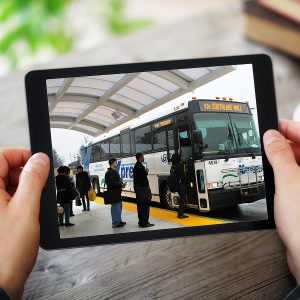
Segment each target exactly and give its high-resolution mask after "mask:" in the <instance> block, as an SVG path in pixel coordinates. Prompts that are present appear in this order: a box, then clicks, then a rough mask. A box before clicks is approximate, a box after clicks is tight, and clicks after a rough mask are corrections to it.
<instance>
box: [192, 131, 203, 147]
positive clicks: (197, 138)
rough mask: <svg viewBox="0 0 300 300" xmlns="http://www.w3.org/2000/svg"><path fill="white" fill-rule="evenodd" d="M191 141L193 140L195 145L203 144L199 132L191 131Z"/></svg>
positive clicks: (200, 132)
mask: <svg viewBox="0 0 300 300" xmlns="http://www.w3.org/2000/svg"><path fill="white" fill-rule="evenodd" d="M193 140H194V143H197V144H201V143H203V137H202V131H201V130H195V131H193Z"/></svg>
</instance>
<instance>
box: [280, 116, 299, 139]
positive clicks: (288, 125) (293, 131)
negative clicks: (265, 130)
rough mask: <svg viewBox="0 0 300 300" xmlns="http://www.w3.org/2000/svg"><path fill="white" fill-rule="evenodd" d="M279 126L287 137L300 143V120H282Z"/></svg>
mask: <svg viewBox="0 0 300 300" xmlns="http://www.w3.org/2000/svg"><path fill="white" fill-rule="evenodd" d="M279 128H280V129H279V131H280V132H281V134H282V135H283V136H284V137H285V138H286V139H288V140H290V141H293V142H295V143H297V144H300V122H294V121H290V120H280V121H279Z"/></svg>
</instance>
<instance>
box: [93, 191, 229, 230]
mask: <svg viewBox="0 0 300 300" xmlns="http://www.w3.org/2000/svg"><path fill="white" fill-rule="evenodd" d="M95 202H97V203H100V204H103V205H104V200H103V198H100V197H97V198H96V199H95ZM123 209H124V210H127V211H131V212H135V213H136V212H137V208H136V204H134V203H129V202H124V201H123ZM186 215H188V216H189V217H188V218H186V219H178V218H177V212H175V211H167V210H164V209H160V208H156V207H150V216H151V217H153V218H158V219H161V220H164V221H168V222H172V223H177V224H181V225H184V226H204V225H216V224H226V223H230V222H225V221H220V220H216V219H210V218H207V217H200V216H193V215H189V214H186Z"/></svg>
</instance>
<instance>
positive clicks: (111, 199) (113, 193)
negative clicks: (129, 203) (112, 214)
mask: <svg viewBox="0 0 300 300" xmlns="http://www.w3.org/2000/svg"><path fill="white" fill-rule="evenodd" d="M103 198H104V204H106V205H107V204H113V203H118V202H121V201H122V196H121V189H115V190H107V191H104V192H103Z"/></svg>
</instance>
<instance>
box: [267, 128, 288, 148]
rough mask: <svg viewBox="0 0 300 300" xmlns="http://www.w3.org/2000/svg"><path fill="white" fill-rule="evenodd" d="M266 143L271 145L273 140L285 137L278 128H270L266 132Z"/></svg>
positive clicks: (280, 139) (282, 139)
mask: <svg viewBox="0 0 300 300" xmlns="http://www.w3.org/2000/svg"><path fill="white" fill-rule="evenodd" d="M263 139H264V144H265V145H269V144H271V143H273V142H278V141H284V140H285V139H284V137H283V136H282V135H281V134H280V133H279V132H278V131H276V130H268V131H267V132H266V133H265V134H264V137H263Z"/></svg>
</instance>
